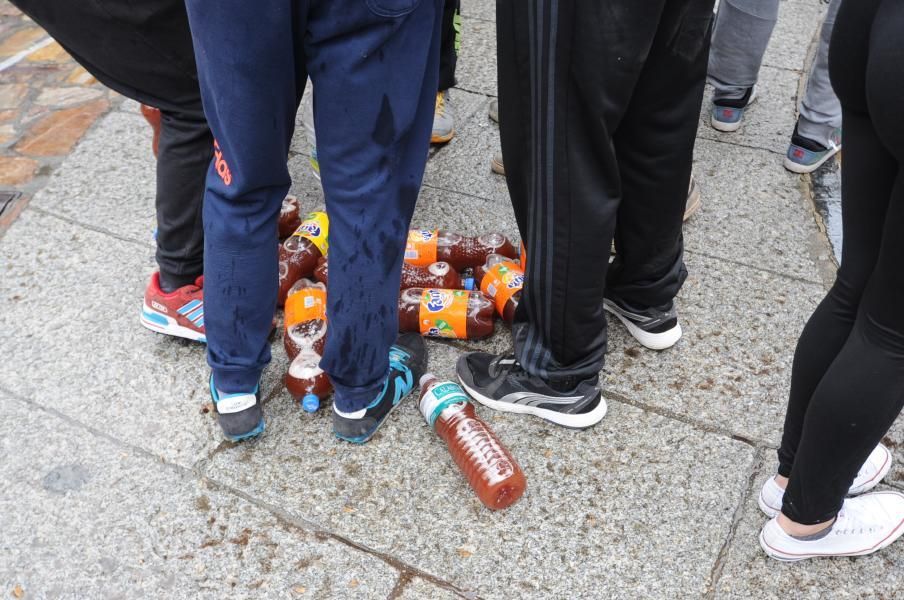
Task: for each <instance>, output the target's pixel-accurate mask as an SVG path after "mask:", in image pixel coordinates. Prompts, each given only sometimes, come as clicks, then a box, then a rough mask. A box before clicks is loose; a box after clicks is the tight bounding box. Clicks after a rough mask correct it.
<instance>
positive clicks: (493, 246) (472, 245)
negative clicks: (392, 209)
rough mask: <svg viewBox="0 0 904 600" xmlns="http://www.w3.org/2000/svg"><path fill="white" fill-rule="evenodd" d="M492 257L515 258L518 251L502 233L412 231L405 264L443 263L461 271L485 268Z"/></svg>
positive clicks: (406, 250)
mask: <svg viewBox="0 0 904 600" xmlns="http://www.w3.org/2000/svg"><path fill="white" fill-rule="evenodd" d="M490 254H501V255H503V256H506V257H508V258H516V257H517V256H518V251H517V250H516V249H515V246H514V245H513V244H512V242H511V241H509V239H508V238H506V237H505V236H504V235H502V234H501V233H486V234H484V235H479V236H477V237H465V236H463V235H459V234H457V233H452V232H449V231H439V230H426V229H413V230H411V231H409V233H408V243H407V245H406V248H405V261H406V262H408V263H411V264H413V265H420V266H425V265H428V264H430V263H432V262H436V261H444V262H447V263H449V264H450V265H452V268H453V269H455V270H456V271H458V272H461V271H463V270H464V269H467V268H473V267H476V266H477V265H482V264H483V263H484V262H485V261H486V259H487V256H489V255H490Z"/></svg>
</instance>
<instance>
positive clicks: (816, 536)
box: [789, 521, 835, 542]
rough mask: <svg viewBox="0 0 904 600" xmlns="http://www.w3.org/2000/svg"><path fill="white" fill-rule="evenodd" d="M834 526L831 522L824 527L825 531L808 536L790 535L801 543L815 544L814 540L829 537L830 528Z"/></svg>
mask: <svg viewBox="0 0 904 600" xmlns="http://www.w3.org/2000/svg"><path fill="white" fill-rule="evenodd" d="M834 526H835V522H834V521H833V522H832V523H830V524H829V526H828V527H826V528H825V529H823V530H821V531H817V532H816V533H811V534H810V535H792V536H791V537H793V538H794V539H795V540H798V541H801V542H815V541H816V540H821V539H822V538H824V537H826V536H827V535H829V533H830V532H831V531H832V527H834ZM789 535H790V534H789Z"/></svg>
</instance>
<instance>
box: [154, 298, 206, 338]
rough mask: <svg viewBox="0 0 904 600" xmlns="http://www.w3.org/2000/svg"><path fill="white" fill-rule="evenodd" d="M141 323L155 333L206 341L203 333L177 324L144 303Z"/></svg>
mask: <svg viewBox="0 0 904 600" xmlns="http://www.w3.org/2000/svg"><path fill="white" fill-rule="evenodd" d="M141 324H142V325H144V326H145V327H146V328H148V329H150V330H151V331H155V332H157V333H163V334H165V335H171V336H174V337H180V338H185V339H187V340H192V341H195V342H201V343H202V344H206V343H207V336H206V335H204V334H203V333H198V332H197V331H195V330H193V329H189V328H188V327H183V326H182V325H179V324H178V323H177V322H176V321H175V319H173V318H171V317H167V316H166V315H164V314H161V313H159V312H157V311H156V310H153V309H151V308H148V306H147V305H144V306H143V307H142V309H141Z"/></svg>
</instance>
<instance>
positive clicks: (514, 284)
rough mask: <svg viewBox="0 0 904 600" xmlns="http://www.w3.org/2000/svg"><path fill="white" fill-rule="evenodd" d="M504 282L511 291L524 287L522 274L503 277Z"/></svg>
mask: <svg viewBox="0 0 904 600" xmlns="http://www.w3.org/2000/svg"><path fill="white" fill-rule="evenodd" d="M503 281H505V285H506V286H508V288H509V289H510V290H514V289H516V288H522V287H524V275H521V274H520V273H511V275H510V276H507V277H503Z"/></svg>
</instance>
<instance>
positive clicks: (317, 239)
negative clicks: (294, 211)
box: [292, 212, 330, 256]
mask: <svg viewBox="0 0 904 600" xmlns="http://www.w3.org/2000/svg"><path fill="white" fill-rule="evenodd" d="M329 233H330V219H329V217H327V216H326V213H325V212H312V213H310V214H308V216H307V217H305V220H304V221H302V223H301V225H299V226H298V229H296V230H295V233H293V234H292V235H297V236H299V237H303V238H306V239H307V240H309V241H310V242H311V243H312V244H314V245H315V246H317V249H318V250H320V254H322V255H323V256H326V252H327V250H328V249H329V247H330V244H329Z"/></svg>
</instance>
